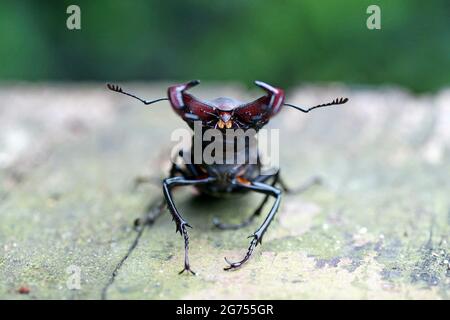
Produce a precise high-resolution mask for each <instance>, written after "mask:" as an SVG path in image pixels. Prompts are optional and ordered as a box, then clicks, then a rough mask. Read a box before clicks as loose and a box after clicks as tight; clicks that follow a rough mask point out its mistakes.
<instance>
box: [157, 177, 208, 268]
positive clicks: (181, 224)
mask: <svg viewBox="0 0 450 320" xmlns="http://www.w3.org/2000/svg"><path fill="white" fill-rule="evenodd" d="M215 180H216V179H215V178H205V179H200V180H187V179H186V178H184V177H171V178H166V179H164V181H163V193H164V197H165V198H166V202H167V206H168V207H169V210H170V213H171V214H172V219H173V220H174V221H175V224H176V232H180V235H182V236H183V238H184V268H183V270H181V271H180V273H183V272H184V271H188V272H190V273H192V274H194V275H195V272H194V271H192V270H191V267H190V264H189V254H188V253H189V235H188V232H187V230H186V227H191V226H190V225H189V224H188V223H187V221H186V220H184V218H183V217H182V216H181V214H180V213H179V212H178V210H177V208H176V206H175V203H174V201H173V197H172V192H171V189H172V188H173V187H175V186H191V185H199V184H206V183H210V182H213V181H215ZM191 228H192V227H191Z"/></svg>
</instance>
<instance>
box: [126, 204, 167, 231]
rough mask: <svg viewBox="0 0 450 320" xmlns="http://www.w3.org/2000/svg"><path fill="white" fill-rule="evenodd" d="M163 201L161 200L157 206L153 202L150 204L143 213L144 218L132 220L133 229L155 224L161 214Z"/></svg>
mask: <svg viewBox="0 0 450 320" xmlns="http://www.w3.org/2000/svg"><path fill="white" fill-rule="evenodd" d="M165 204H166V203H165V201H164V199H162V200H161V201H160V202H159V203H157V205H155V203H154V202H151V203H150V204H149V205H148V206H147V208H146V210H145V212H146V215H145V217H144V218H137V219H136V220H134V228H135V229H136V230H137V229H138V228H139V227H142V226H145V225H148V226H150V225H152V224H153V223H155V221H156V219H158V218H159V216H160V215H161V214H162V213H163V211H164V208H165Z"/></svg>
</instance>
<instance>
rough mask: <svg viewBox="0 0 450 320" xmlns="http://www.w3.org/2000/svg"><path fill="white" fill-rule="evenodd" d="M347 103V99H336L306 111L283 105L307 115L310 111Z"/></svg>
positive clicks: (291, 105)
mask: <svg viewBox="0 0 450 320" xmlns="http://www.w3.org/2000/svg"><path fill="white" fill-rule="evenodd" d="M347 101H348V98H337V99H334V100H333V101H331V102H328V103H324V104H319V105H317V106H314V107H311V108H308V109H302V108H300V107H297V106H294V105H293V104H289V103H284V104H283V105H285V106H288V107H292V108H294V109H297V110H300V111H302V112H304V113H307V112H309V111H311V110H312V109H316V108H322V107H328V106H333V105H337V104H344V103H346V102H347Z"/></svg>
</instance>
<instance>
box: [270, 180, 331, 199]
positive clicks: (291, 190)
mask: <svg viewBox="0 0 450 320" xmlns="http://www.w3.org/2000/svg"><path fill="white" fill-rule="evenodd" d="M277 182H278V183H279V184H280V186H281V188H282V189H283V191H284V192H285V193H286V194H288V195H289V194H299V193H303V192H305V191H306V190H308V189H309V188H311V187H313V186H315V185H320V184H322V183H323V179H322V178H321V177H320V176H313V177H311V178H310V179H309V180H307V181H305V182H304V183H303V184H301V185H300V186H297V187H295V188H291V187H288V186H287V185H286V183H285V182H284V180H283V179H282V177H281V176H278V181H277Z"/></svg>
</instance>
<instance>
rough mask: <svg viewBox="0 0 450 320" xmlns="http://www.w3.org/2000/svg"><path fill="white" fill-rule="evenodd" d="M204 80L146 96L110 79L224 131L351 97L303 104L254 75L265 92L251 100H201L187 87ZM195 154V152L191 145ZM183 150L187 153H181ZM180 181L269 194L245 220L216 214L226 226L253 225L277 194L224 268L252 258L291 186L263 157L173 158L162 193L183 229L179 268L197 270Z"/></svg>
mask: <svg viewBox="0 0 450 320" xmlns="http://www.w3.org/2000/svg"><path fill="white" fill-rule="evenodd" d="M199 83H200V82H199V81H198V80H193V81H190V82H187V83H184V84H179V85H174V86H171V87H169V88H168V92H167V94H168V97H167V98H160V99H156V100H152V101H147V100H143V99H141V98H139V97H137V96H135V95H133V94H131V93H128V92H126V91H124V90H122V88H121V87H119V86H116V85H110V84H108V88H109V89H110V90H113V91H115V92H118V93H122V94H125V95H128V96H130V97H133V98H135V99H138V100H139V101H141V102H143V103H144V104H146V105H148V104H152V103H155V102H159V101H163V100H169V102H170V104H171V105H172V108H173V110H174V111H175V113H177V114H178V115H179V116H180V117H181V118H182V119H183V120H184V121H186V123H187V124H188V125H189V126H190V127H191V128H193V127H194V122H195V121H199V122H200V123H201V126H202V128H216V129H218V130H222V131H224V132H225V131H226V130H227V129H243V130H248V129H254V130H256V131H258V130H259V129H261V128H262V127H263V126H264V125H265V124H267V123H268V122H269V120H270V119H271V118H272V117H273V116H274V115H276V114H277V113H278V112H279V111H280V110H281V109H282V107H283V106H289V107H293V108H295V109H297V110H300V111H302V112H305V113H307V112H309V111H311V110H313V109H315V108H320V107H325V106H331V105H337V104H343V103H345V102H347V101H348V99H347V98H340V99H335V100H333V101H332V102H330V103H326V104H320V105H317V106H314V107H311V108H306V109H304V108H300V107H297V106H294V105H291V104H286V103H284V99H285V95H284V91H283V90H282V89H280V88H275V87H273V86H271V85H269V84H267V83H264V82H261V81H255V84H256V85H257V86H258V87H260V88H261V89H263V90H264V91H265V92H266V94H265V95H263V96H262V97H260V98H258V99H256V100H254V101H252V102H249V103H242V102H239V101H236V100H234V99H230V98H217V99H215V100H212V101H202V100H199V99H197V98H196V97H194V96H193V95H191V94H189V93H187V92H186V90H188V89H190V88H192V87H194V86H196V85H198V84H199ZM246 148H250V146H248V145H246ZM191 154H193V151H192V150H191ZM180 155H182V154H181V153H180ZM315 182H317V180H312V181H310V182H309V183H308V184H307V185H311V184H312V183H315ZM277 184H279V185H280V187H281V189H280V188H278V187H277ZM307 185H305V186H303V187H301V189H304V188H306V187H307ZM177 186H195V187H197V189H198V190H200V192H203V193H206V194H214V195H216V196H221V195H225V194H233V193H242V192H248V191H253V192H257V193H262V194H264V195H265V197H264V199H263V201H262V202H261V203H260V204H259V205H258V207H257V209H256V210H255V211H254V213H253V214H252V215H251V216H250V217H249V218H247V219H246V220H244V221H243V222H242V223H240V224H237V225H230V224H224V223H221V222H220V221H218V220H217V219H214V221H213V222H214V225H215V226H216V227H217V228H219V229H222V230H226V229H238V228H241V227H244V226H247V225H249V224H250V223H251V222H252V221H253V220H254V218H255V217H257V216H259V215H260V214H261V211H262V209H263V208H264V205H265V204H266V202H267V201H268V199H269V197H273V198H274V199H275V201H274V203H273V205H272V207H271V209H270V211H269V213H268V214H267V216H266V217H265V219H264V221H263V223H262V224H261V225H260V226H259V227H258V228H257V229H256V231H255V232H254V233H253V234H252V235H251V236H250V237H249V238H251V241H250V246H249V247H248V250H247V253H246V254H245V256H244V257H243V258H242V259H241V260H240V261H238V262H230V261H228V260H227V259H226V258H225V260H226V262H227V263H228V266H227V267H226V268H225V270H232V269H237V268H239V267H241V266H242V265H243V264H244V263H245V262H247V261H248V260H249V259H250V257H251V255H252V253H253V251H254V249H255V247H256V246H257V245H258V244H260V243H261V241H262V238H263V236H264V233H265V232H266V231H267V229H268V227H269V225H270V223H271V222H272V220H273V218H274V216H275V214H276V212H277V210H278V208H279V206H280V201H281V194H282V190H283V191H286V192H289V191H290V190H289V189H287V188H286V186H285V184H284V183H283V182H282V180H281V178H280V174H279V171H276V172H275V173H272V174H269V175H268V174H264V175H263V174H261V163H260V161H257V162H256V163H243V164H219V163H213V164H206V163H198V164H195V163H194V162H191V163H183V165H177V164H175V163H173V164H172V168H171V170H170V176H169V177H168V178H166V179H164V180H163V185H162V187H163V193H164V197H165V200H166V202H167V206H168V208H169V210H170V213H171V214H172V217H173V220H174V221H175V224H176V231H177V232H180V234H181V235H182V236H183V238H184V244H185V246H184V247H185V259H184V268H183V270H182V271H180V273H183V272H184V271H189V272H191V273H192V274H195V273H194V272H193V271H192V270H191V267H190V263H189V256H188V251H189V237H188V232H187V227H191V226H190V225H189V224H188V222H187V221H186V220H185V219H184V218H183V216H182V215H181V214H180V212H179V210H178V209H177V207H176V205H175V203H174V200H173V197H172V189H173V188H174V187H177Z"/></svg>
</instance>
